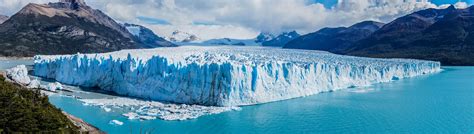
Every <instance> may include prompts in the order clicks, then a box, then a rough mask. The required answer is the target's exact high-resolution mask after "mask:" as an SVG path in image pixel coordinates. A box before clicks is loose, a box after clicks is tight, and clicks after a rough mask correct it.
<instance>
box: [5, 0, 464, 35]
mask: <svg viewBox="0 0 474 134" xmlns="http://www.w3.org/2000/svg"><path fill="white" fill-rule="evenodd" d="M33 1H34V2H41V3H44V2H45V1H47V0H0V2H1V3H2V4H1V5H0V14H1V13H7V14H11V13H12V11H15V9H17V10H19V8H21V6H22V5H25V4H26V3H28V2H33ZM316 1H317V0H316ZM334 1H337V2H333V3H335V4H332V6H328V5H323V4H321V3H318V2H315V0H113V1H112V0H86V3H88V4H89V5H91V6H92V7H94V8H98V9H100V10H102V11H104V12H105V13H107V14H108V15H110V16H111V17H112V18H114V19H116V20H118V21H121V22H130V23H136V24H141V25H146V26H149V27H151V28H152V29H153V30H154V31H155V32H156V33H159V34H160V35H165V36H166V35H169V34H171V32H172V31H174V30H181V31H185V32H188V33H193V34H196V35H199V36H202V37H201V38H204V39H207V38H223V37H231V38H248V37H251V36H255V35H257V34H258V32H260V31H262V32H270V33H280V32H285V31H292V30H296V31H298V32H299V33H303V34H305V33H309V32H314V31H316V30H318V29H320V28H323V27H337V26H349V25H351V24H354V23H356V22H360V21H364V20H375V21H381V22H389V21H391V20H393V19H395V18H397V17H400V16H403V15H406V14H408V13H411V12H414V11H417V10H421V9H426V8H442V7H443V6H444V5H441V6H437V5H435V4H433V3H431V2H428V0H334ZM456 6H457V7H467V4H466V3H464V2H461V3H457V4H456ZM143 18H147V19H143ZM150 20H152V21H150ZM153 22H157V23H153Z"/></svg>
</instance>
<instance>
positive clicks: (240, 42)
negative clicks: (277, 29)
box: [199, 31, 300, 47]
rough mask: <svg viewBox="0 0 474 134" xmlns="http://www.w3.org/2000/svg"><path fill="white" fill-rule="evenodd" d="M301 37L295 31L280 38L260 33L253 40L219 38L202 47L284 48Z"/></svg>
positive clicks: (206, 42) (285, 33) (205, 43)
mask: <svg viewBox="0 0 474 134" xmlns="http://www.w3.org/2000/svg"><path fill="white" fill-rule="evenodd" d="M299 36H300V35H299V34H298V33H296V32H295V31H292V32H284V33H282V34H280V35H278V36H275V35H273V34H270V33H260V34H259V35H258V36H257V37H255V38H253V39H232V38H219V39H211V40H206V41H203V42H201V43H199V44H202V45H237V46H272V47H282V46H283V45H284V44H286V43H287V42H289V41H291V40H293V39H295V38H297V37H299Z"/></svg>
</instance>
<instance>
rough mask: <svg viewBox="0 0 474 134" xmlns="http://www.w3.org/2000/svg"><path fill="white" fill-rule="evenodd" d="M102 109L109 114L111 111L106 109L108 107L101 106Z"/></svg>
mask: <svg viewBox="0 0 474 134" xmlns="http://www.w3.org/2000/svg"><path fill="white" fill-rule="evenodd" d="M102 109H104V111H105V112H110V111H112V109H110V108H108V107H105V106H103V107H102Z"/></svg>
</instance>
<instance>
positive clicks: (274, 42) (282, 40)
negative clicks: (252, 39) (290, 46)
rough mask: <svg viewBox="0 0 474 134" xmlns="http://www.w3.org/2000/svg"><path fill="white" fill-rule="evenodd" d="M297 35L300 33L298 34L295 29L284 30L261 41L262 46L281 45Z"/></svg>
mask: <svg viewBox="0 0 474 134" xmlns="http://www.w3.org/2000/svg"><path fill="white" fill-rule="evenodd" d="M298 37H300V34H298V33H297V32H296V31H292V32H285V33H282V34H280V35H278V36H277V37H275V38H273V39H271V40H268V39H267V40H268V41H263V42H262V46H271V47H283V46H284V45H285V44H286V43H288V42H290V41H291V40H293V39H296V38H298ZM257 39H258V37H257Z"/></svg>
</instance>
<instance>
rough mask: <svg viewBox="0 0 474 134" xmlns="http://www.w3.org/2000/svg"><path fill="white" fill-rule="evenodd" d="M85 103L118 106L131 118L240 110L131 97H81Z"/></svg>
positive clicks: (183, 116)
mask: <svg viewBox="0 0 474 134" xmlns="http://www.w3.org/2000/svg"><path fill="white" fill-rule="evenodd" d="M80 101H82V102H84V104H88V105H92V106H99V107H118V108H122V109H123V110H128V111H129V112H127V113H123V114H122V115H123V116H125V117H127V118H128V119H129V120H137V119H141V120H153V119H156V118H159V119H162V120H187V119H194V118H198V117H200V116H203V115H209V114H218V113H222V112H226V111H232V110H239V109H240V108H238V107H215V106H199V105H186V104H164V103H161V102H156V101H143V100H137V99H130V98H123V97H120V98H112V99H110V98H109V99H81V100H80Z"/></svg>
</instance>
